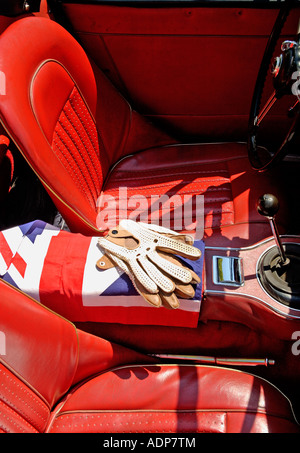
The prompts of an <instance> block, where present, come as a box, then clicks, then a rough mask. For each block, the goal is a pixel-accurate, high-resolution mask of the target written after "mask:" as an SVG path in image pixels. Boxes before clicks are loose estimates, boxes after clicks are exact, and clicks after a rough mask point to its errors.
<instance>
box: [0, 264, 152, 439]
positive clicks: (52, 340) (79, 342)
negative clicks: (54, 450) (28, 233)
mask: <svg viewBox="0 0 300 453" xmlns="http://www.w3.org/2000/svg"><path fill="white" fill-rule="evenodd" d="M0 258H1V256H0ZM152 361H153V359H152V358H151V357H147V356H145V355H144V354H141V353H138V352H136V351H134V350H131V349H128V348H126V347H124V346H121V345H118V344H114V343H111V342H110V341H108V340H105V339H103V338H100V337H97V336H94V335H91V334H89V333H86V332H83V331H81V330H77V329H76V327H75V325H73V324H72V323H71V322H69V321H68V320H66V319H65V318H63V317H61V316H59V315H57V314H56V313H54V312H52V311H51V310H49V309H48V308H46V307H44V306H43V305H41V304H40V303H38V302H37V301H35V300H34V299H31V298H30V297H29V296H27V295H25V294H24V293H22V292H21V291H19V290H17V289H16V288H14V287H12V286H10V285H9V284H8V283H7V282H4V281H3V280H1V279H0V414H1V416H0V432H1V431H4V432H44V431H45V429H46V427H47V425H48V423H49V421H50V419H51V411H52V409H53V407H54V406H55V405H56V404H57V403H58V402H59V400H60V399H63V398H65V397H66V395H67V394H68V392H69V390H70V388H72V387H73V386H74V385H75V384H77V383H78V382H80V381H82V380H84V379H87V378H89V377H91V376H93V375H95V374H97V373H99V372H102V371H104V370H106V369H108V368H112V367H114V366H117V365H120V364H128V363H141V362H142V363H148V362H149V363H151V362H152Z"/></svg>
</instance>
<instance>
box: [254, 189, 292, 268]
mask: <svg viewBox="0 0 300 453" xmlns="http://www.w3.org/2000/svg"><path fill="white" fill-rule="evenodd" d="M256 207H257V212H258V213H259V214H260V215H262V216H263V217H266V218H267V219H268V220H269V222H270V226H271V230H272V233H273V236H274V239H275V242H276V245H277V248H278V253H279V257H280V263H279V264H280V265H281V266H286V265H288V264H289V262H290V260H289V259H288V258H287V257H286V254H285V251H284V249H283V246H282V243H281V240H280V236H279V233H278V230H277V225H276V222H275V216H276V214H277V212H278V209H279V202H278V200H277V198H276V197H275V196H274V195H272V194H268V193H267V194H264V195H262V196H261V197H260V198H259V199H258V201H257V205H256Z"/></svg>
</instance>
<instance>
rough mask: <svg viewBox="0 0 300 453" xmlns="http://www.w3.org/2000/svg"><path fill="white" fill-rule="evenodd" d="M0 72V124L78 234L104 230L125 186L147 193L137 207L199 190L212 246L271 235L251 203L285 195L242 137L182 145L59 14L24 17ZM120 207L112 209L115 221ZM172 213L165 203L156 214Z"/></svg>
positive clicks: (5, 43) (5, 46)
mask: <svg viewBox="0 0 300 453" xmlns="http://www.w3.org/2000/svg"><path fill="white" fill-rule="evenodd" d="M0 71H2V73H3V74H5V82H6V85H5V95H2V96H1V104H0V115H1V121H2V123H3V125H4V127H5V129H6V131H7V132H8V134H9V135H10V136H11V138H12V139H13V140H14V142H15V143H16V145H17V146H18V148H19V150H20V151H21V153H22V154H23V155H24V157H25V159H26V160H27V161H28V162H29V164H30V166H31V167H32V168H33V169H34V171H35V172H36V173H37V175H38V176H39V178H40V180H41V181H42V183H43V185H44V186H45V188H46V190H47V191H48V192H49V194H50V196H51V197H52V199H53V200H54V202H55V204H56V205H57V207H58V209H59V210H60V212H61V214H62V216H63V217H64V218H65V220H66V222H67V224H68V225H69V227H70V229H71V230H72V231H76V232H81V233H84V234H87V235H95V234H99V230H98V228H99V222H98V221H99V212H98V211H99V203H100V202H99V200H101V199H103V196H104V199H105V196H108V200H110V198H109V196H113V197H114V199H115V200H119V198H122V197H123V196H124V194H121V195H120V191H119V188H120V187H126V189H127V194H126V195H125V198H126V199H128V198H130V197H131V196H134V197H135V198H134V201H135V202H136V201H137V200H136V198H137V199H138V200H139V199H142V200H143V201H145V200H146V203H147V207H146V209H145V206H144V207H143V208H140V211H139V212H140V213H143V212H145V211H147V208H148V209H149V206H150V204H151V203H152V197H157V196H158V197H161V196H168V197H171V196H173V195H176V196H177V203H178V196H179V197H180V198H179V200H182V198H184V196H185V195H186V196H191V195H203V196H204V213H203V209H202V210H200V211H201V212H200V216H203V215H205V219H204V228H205V231H204V232H205V238H207V239H208V238H212V239H216V240H215V243H216V241H217V240H222V244H223V245H224V244H225V242H224V240H225V241H226V240H228V241H232V240H233V239H234V240H235V242H234V245H236V246H237V245H239V244H240V245H243V244H245V243H246V242H247V241H249V240H250V241H251V242H255V241H257V240H259V239H261V238H264V237H266V236H269V235H270V230H269V225H268V224H267V223H266V222H264V220H262V218H261V217H259V216H258V214H257V213H256V209H255V202H256V200H257V198H258V196H260V195H261V194H262V193H264V192H271V191H272V192H273V193H275V195H277V196H279V198H280V194H278V193H277V191H276V189H275V190H274V187H272V185H271V184H270V181H269V180H268V178H267V176H266V175H265V174H263V175H261V174H258V173H256V172H254V171H252V170H251V168H250V165H249V162H248V158H247V149H246V145H245V144H238V143H227V144H188V145H182V144H179V143H176V141H175V140H174V139H172V138H170V137H169V136H168V135H166V134H164V133H162V132H161V131H159V130H158V129H156V128H154V127H153V126H152V125H150V124H148V123H147V122H146V121H145V120H144V119H143V118H142V117H141V116H140V115H138V114H137V113H136V112H135V111H133V110H132V109H131V107H130V105H129V104H128V103H127V102H126V100H125V99H124V98H123V97H122V96H121V95H120V94H119V93H118V92H117V91H116V90H115V89H114V87H113V86H112V85H111V84H110V82H109V81H108V80H107V79H106V77H104V75H103V74H102V72H101V71H100V70H99V69H98V68H97V67H95V65H94V64H93V63H91V62H90V61H89V59H88V58H87V56H86V54H85V52H84V51H83V49H82V48H81V46H80V45H79V44H78V43H77V41H76V40H75V39H74V38H73V37H72V36H71V35H70V34H69V33H68V32H67V31H66V30H65V29H63V28H62V27H61V26H60V25H58V24H57V23H55V22H54V21H52V20H50V19H47V18H42V17H27V18H23V19H20V20H18V21H16V22H15V23H13V24H12V25H11V26H9V27H8V28H7V29H6V30H5V31H4V32H3V34H2V36H1V38H0ZM100 195H102V198H99V197H100ZM119 201H120V202H121V201H122V200H119ZM123 201H124V200H123ZM179 204H180V201H179ZM282 204H283V203H282ZM100 208H102V209H105V208H104V207H103V206H101V205H100ZM177 208H178V206H177ZM181 208H182V206H181ZM122 209H123V208H121V211H119V210H118V209H117V210H115V211H114V210H113V209H111V206H110V211H109V216H110V220H111V222H112V223H113V224H116V223H118V219H119V217H120V213H121V214H122ZM126 209H127V207H126ZM128 209H129V212H130V209H131V210H135V206H134V207H132V206H131V208H130V207H129V208H128ZM100 213H101V212H100ZM169 214H170V206H169V205H168V203H166V207H163V208H162V210H161V212H160V216H161V217H164V216H166V215H169ZM193 214H194V215H195V212H194V213H193ZM172 215H173V214H172ZM174 215H175V216H176V210H175V214H174ZM282 215H284V213H283V212H282ZM177 217H179V219H181V218H182V213H181V211H180V212H179V214H177ZM140 220H144V221H147V218H145V217H142V218H140ZM172 220H173V219H171V223H172ZM170 226H171V227H172V224H171V225H170ZM186 226H188V225H185V224H183V223H182V228H174V229H177V230H178V229H186V228H185V227H186ZM232 245H233V244H232Z"/></svg>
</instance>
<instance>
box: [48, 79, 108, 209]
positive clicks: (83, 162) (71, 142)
mask: <svg viewBox="0 0 300 453" xmlns="http://www.w3.org/2000/svg"><path fill="white" fill-rule="evenodd" d="M52 148H53V151H54V153H55V154H56V156H57V157H58V158H59V160H60V161H61V162H62V164H63V165H64V166H65V168H66V169H67V170H68V172H69V173H70V175H71V176H72V178H73V180H74V182H75V184H76V186H77V187H78V188H79V189H80V191H81V192H82V193H83V194H84V196H85V197H86V198H87V200H88V201H89V203H90V205H91V206H92V207H93V208H94V207H95V206H96V201H97V198H98V195H99V193H100V190H101V186H102V183H103V177H102V169H101V164H100V160H99V143H98V138H97V130H96V126H95V123H94V121H93V119H92V117H91V115H90V113H89V111H88V109H87V107H86V105H85V103H84V101H83V100H82V98H81V95H80V94H79V92H78V90H77V88H76V87H74V88H73V90H72V92H71V94H70V96H69V99H68V100H67V102H66V104H65V105H64V107H63V109H62V112H61V114H60V116H59V118H58V121H57V124H56V127H55V129H54V134H53V139H52Z"/></svg>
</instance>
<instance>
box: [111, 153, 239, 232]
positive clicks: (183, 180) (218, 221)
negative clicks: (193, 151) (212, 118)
mask: <svg viewBox="0 0 300 453" xmlns="http://www.w3.org/2000/svg"><path fill="white" fill-rule="evenodd" d="M224 164H225V167H224ZM208 165H213V169H207V170H203V169H201V168H199V171H196V170H195V167H196V168H197V164H196V165H194V164H190V165H189V166H186V165H183V166H182V167H181V168H180V167H178V168H172V166H171V168H170V169H166V168H163V169H157V171H155V173H154V172H153V171H151V170H144V169H141V170H139V169H135V171H134V172H131V171H126V170H118V169H116V171H115V172H114V173H112V174H111V178H110V181H109V182H108V185H107V188H106V190H105V194H109V195H112V196H114V197H115V198H116V199H118V200H119V201H124V198H123V197H122V196H121V197H118V190H119V187H124V186H127V196H128V198H129V197H131V196H132V195H135V197H137V196H138V195H141V196H143V197H144V198H146V199H147V200H148V204H149V206H150V202H151V197H152V196H154V195H156V196H160V195H163V194H166V195H169V196H172V195H180V196H181V197H184V195H193V194H194V195H201V194H202V195H204V197H205V199H204V209H205V227H206V228H207V227H217V226H219V225H228V224H229V225H230V224H233V223H234V204H233V198H232V189H231V181H230V173H229V170H228V168H227V165H226V163H222V166H221V165H220V163H219V162H216V163H215V164H211V163H209V164H208ZM183 167H184V168H183ZM220 167H222V168H220ZM183 169H184V171H182V170H183ZM168 170H169V171H171V173H170V172H168ZM188 170H190V171H188ZM220 174H221V176H220ZM193 175H195V176H193ZM118 209H119V213H121V212H122V210H123V208H122V206H119V208H118ZM125 209H126V210H127V212H128V213H130V212H131V211H135V212H136V213H137V212H138V210H139V209H138V208H136V207H133V208H130V207H127V208H125ZM106 211H107V212H108V211H110V208H109V207H107V208H106ZM173 215H174V218H173ZM172 218H173V220H175V213H172V214H171V219H172Z"/></svg>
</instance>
